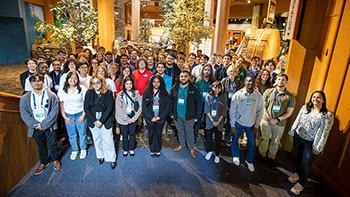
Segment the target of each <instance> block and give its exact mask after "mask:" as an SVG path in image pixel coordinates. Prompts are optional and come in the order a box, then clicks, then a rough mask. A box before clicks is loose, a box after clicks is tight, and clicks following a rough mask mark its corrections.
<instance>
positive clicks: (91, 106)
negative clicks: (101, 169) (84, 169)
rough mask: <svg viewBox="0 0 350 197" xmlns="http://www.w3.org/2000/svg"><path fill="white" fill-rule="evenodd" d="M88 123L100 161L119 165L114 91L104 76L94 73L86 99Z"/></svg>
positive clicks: (112, 166)
mask: <svg viewBox="0 0 350 197" xmlns="http://www.w3.org/2000/svg"><path fill="white" fill-rule="evenodd" d="M84 111H85V113H86V120H87V125H88V127H89V129H90V131H91V133H92V137H93V140H94V144H95V149H96V157H97V159H98V160H99V163H100V164H102V163H103V162H104V161H107V162H111V168H112V169H114V168H115V167H116V166H117V162H116V153H115V146H114V141H113V131H112V129H113V116H112V114H113V93H112V92H111V91H110V90H109V89H108V86H107V84H106V81H105V79H104V78H103V77H102V76H98V75H94V76H93V77H92V78H91V80H90V86H89V90H88V91H87V92H86V95H85V101H84Z"/></svg>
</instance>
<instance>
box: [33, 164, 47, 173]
mask: <svg viewBox="0 0 350 197" xmlns="http://www.w3.org/2000/svg"><path fill="white" fill-rule="evenodd" d="M48 165H49V163H47V164H46V165H44V164H40V165H39V166H38V168H37V169H36V170H35V172H34V175H39V174H41V173H43V172H44V170H45V168H46V166H48Z"/></svg>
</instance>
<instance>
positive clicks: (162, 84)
mask: <svg viewBox="0 0 350 197" xmlns="http://www.w3.org/2000/svg"><path fill="white" fill-rule="evenodd" d="M155 79H159V81H160V86H159V95H160V96H167V95H168V92H167V91H166V89H165V82H164V79H163V77H161V76H160V75H153V76H152V77H151V79H150V80H149V82H148V85H147V87H146V89H145V91H144V92H143V95H144V96H146V97H150V96H151V95H153V89H154V88H153V81H154V80H155Z"/></svg>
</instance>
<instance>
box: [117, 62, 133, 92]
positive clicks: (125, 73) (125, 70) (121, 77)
mask: <svg viewBox="0 0 350 197" xmlns="http://www.w3.org/2000/svg"><path fill="white" fill-rule="evenodd" d="M127 77H131V78H132V74H131V68H130V66H128V65H127V66H125V67H123V68H122V71H121V72H120V75H119V78H118V79H117V81H115V88H116V90H117V91H116V92H115V93H116V94H119V92H121V91H122V90H123V86H124V85H123V84H124V80H125V79H126V78H127Z"/></svg>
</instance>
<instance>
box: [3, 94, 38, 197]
mask: <svg viewBox="0 0 350 197" xmlns="http://www.w3.org/2000/svg"><path fill="white" fill-rule="evenodd" d="M20 98H21V97H19V96H15V95H11V94H7V93H3V92H0V196H5V195H6V194H7V193H8V192H9V191H10V190H11V189H12V188H13V187H14V186H15V185H16V184H17V183H18V182H19V181H20V180H21V179H22V178H23V176H24V175H25V174H27V173H28V171H29V170H30V169H31V168H32V167H33V166H34V165H35V163H37V162H38V160H39V156H38V151H37V147H36V145H35V141H34V139H33V138H28V137H27V136H28V131H27V126H26V125H25V124H24V122H23V121H22V119H21V116H20V113H19V101H20Z"/></svg>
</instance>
